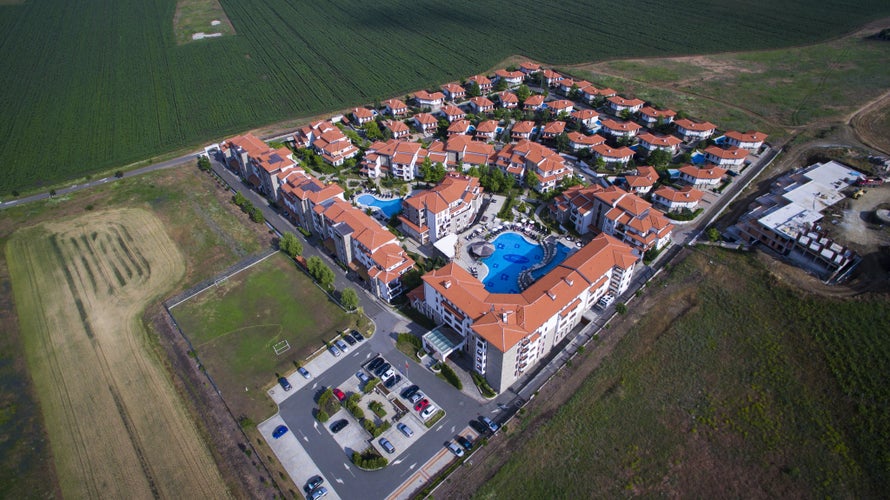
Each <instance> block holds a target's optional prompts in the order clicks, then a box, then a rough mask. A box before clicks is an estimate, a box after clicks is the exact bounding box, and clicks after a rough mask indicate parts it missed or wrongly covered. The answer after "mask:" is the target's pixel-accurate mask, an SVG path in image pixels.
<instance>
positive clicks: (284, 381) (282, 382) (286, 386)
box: [278, 377, 291, 391]
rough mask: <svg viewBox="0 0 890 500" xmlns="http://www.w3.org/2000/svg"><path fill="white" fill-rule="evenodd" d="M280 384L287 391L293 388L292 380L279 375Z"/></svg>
mask: <svg viewBox="0 0 890 500" xmlns="http://www.w3.org/2000/svg"><path fill="white" fill-rule="evenodd" d="M278 385H280V386H281V388H282V389H284V390H285V391H289V390H291V385H290V382H288V381H287V379H286V378H284V377H278Z"/></svg>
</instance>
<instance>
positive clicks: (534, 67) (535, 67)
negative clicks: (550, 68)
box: [519, 61, 541, 71]
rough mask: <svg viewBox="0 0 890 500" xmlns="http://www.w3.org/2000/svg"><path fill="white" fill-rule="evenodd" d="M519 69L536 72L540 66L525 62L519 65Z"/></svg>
mask: <svg viewBox="0 0 890 500" xmlns="http://www.w3.org/2000/svg"><path fill="white" fill-rule="evenodd" d="M519 67H520V68H523V69H527V70H529V71H538V70H540V69H541V65H540V64H535V63H533V62H528V61H526V62H524V63H522V64H520V65H519Z"/></svg>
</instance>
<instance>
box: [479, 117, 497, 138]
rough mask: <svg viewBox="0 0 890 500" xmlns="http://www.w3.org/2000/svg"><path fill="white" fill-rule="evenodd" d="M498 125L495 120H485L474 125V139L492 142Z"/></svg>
mask: <svg viewBox="0 0 890 500" xmlns="http://www.w3.org/2000/svg"><path fill="white" fill-rule="evenodd" d="M498 127H500V124H499V123H498V121H497V120H485V121H483V122H480V123H479V125H476V133H475V137H476V139H477V140H480V141H493V140H494V139H495V136H496V135H497V132H498Z"/></svg>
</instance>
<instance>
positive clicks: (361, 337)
mask: <svg viewBox="0 0 890 500" xmlns="http://www.w3.org/2000/svg"><path fill="white" fill-rule="evenodd" d="M352 338H354V339H355V340H357V341H359V342H361V341H363V340H365V336H364V335H362V334H361V333H359V331H358V330H353V331H352Z"/></svg>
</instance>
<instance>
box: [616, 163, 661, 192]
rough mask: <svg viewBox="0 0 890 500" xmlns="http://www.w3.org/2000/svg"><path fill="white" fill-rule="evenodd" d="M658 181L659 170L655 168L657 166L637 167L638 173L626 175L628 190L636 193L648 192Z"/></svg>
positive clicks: (625, 181)
mask: <svg viewBox="0 0 890 500" xmlns="http://www.w3.org/2000/svg"><path fill="white" fill-rule="evenodd" d="M656 182H658V171H657V170H655V167H648V166H641V167H637V172H636V174H633V175H625V176H624V183H625V184H626V185H627V188H628V190H629V191H630V192H631V193H634V194H636V195H644V194H646V193H648V192H649V191H651V190H652V186H654V185H655V183H656Z"/></svg>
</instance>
